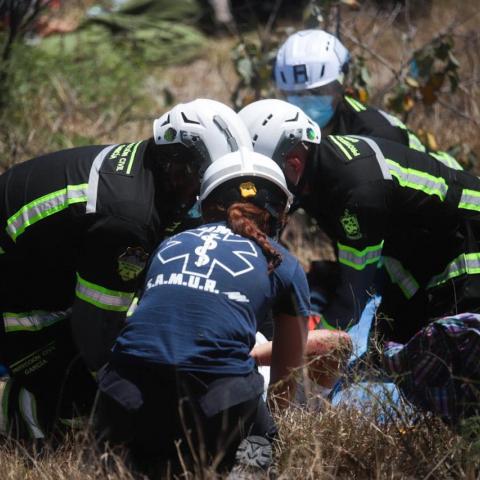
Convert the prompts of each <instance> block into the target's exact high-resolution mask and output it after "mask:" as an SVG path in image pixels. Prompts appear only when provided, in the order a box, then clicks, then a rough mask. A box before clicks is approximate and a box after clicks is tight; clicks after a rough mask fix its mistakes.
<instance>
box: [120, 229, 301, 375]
mask: <svg viewBox="0 0 480 480" xmlns="http://www.w3.org/2000/svg"><path fill="white" fill-rule="evenodd" d="M271 244H272V246H274V248H276V249H278V251H279V252H280V253H281V254H282V257H283V261H282V263H281V265H280V266H279V267H277V268H276V269H275V270H274V271H273V273H271V274H270V275H269V274H268V271H267V260H266V258H265V256H264V254H263V252H262V250H261V249H260V247H259V246H258V245H257V244H256V243H255V242H254V241H253V240H249V239H247V238H245V237H242V236H240V235H236V234H234V233H233V232H232V231H231V230H230V229H229V228H228V227H226V226H225V224H224V223H212V224H207V225H204V226H202V227H200V228H197V229H194V230H188V231H185V232H182V233H180V234H178V235H175V236H174V237H171V238H170V239H168V240H166V241H164V242H163V243H162V244H161V245H160V247H159V248H158V250H157V251H156V252H155V253H154V257H153V259H152V261H151V264H150V267H149V269H148V272H147V277H146V284H145V292H144V295H143V297H142V299H141V301H140V304H139V306H138V307H137V309H136V310H135V312H134V314H133V315H132V316H131V317H129V318H128V321H127V325H126V327H125V328H124V329H123V331H122V333H121V334H120V336H119V338H118V339H117V342H116V344H115V346H114V348H113V358H114V360H117V361H136V362H138V361H141V362H148V363H156V364H161V365H169V366H175V367H176V368H177V369H178V370H185V371H197V372H208V373H214V374H226V375H244V374H248V373H250V372H251V371H252V370H253V368H254V360H253V359H252V357H251V356H250V351H251V349H252V348H253V346H254V344H255V332H256V330H257V318H259V319H261V318H263V317H264V316H265V314H266V313H267V311H268V310H269V309H270V308H274V309H275V310H276V311H277V312H278V313H282V309H283V313H290V314H292V313H293V312H290V311H288V310H289V308H290V307H289V306H288V304H289V303H290V304H291V305H295V310H296V312H297V314H298V315H301V316H308V314H309V310H310V304H309V289H308V284H307V280H306V277H305V273H304V271H303V269H302V267H301V265H300V264H299V262H298V260H297V259H296V258H295V257H294V256H293V255H291V254H290V253H289V252H288V251H287V250H286V249H285V248H283V247H282V246H280V245H279V244H278V243H276V242H274V241H273V240H271ZM132 357H133V358H132Z"/></svg>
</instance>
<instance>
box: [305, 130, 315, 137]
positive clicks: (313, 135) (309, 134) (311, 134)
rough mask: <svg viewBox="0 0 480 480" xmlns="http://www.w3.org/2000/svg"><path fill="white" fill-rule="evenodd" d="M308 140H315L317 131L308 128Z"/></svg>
mask: <svg viewBox="0 0 480 480" xmlns="http://www.w3.org/2000/svg"><path fill="white" fill-rule="evenodd" d="M307 138H308V139H309V140H315V130H314V129H313V128H307Z"/></svg>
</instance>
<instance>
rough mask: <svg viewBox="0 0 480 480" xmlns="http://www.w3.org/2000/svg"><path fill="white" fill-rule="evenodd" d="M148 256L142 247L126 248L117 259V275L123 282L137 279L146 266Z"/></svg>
mask: <svg viewBox="0 0 480 480" xmlns="http://www.w3.org/2000/svg"><path fill="white" fill-rule="evenodd" d="M147 260H148V254H147V253H145V250H144V249H143V248H142V247H128V248H127V250H125V252H123V253H122V254H121V255H120V256H119V257H118V274H119V275H120V278H121V279H122V280H123V281H124V282H128V281H129V280H133V279H135V278H137V277H138V276H139V275H140V273H141V272H142V270H143V269H144V268H145V265H146V264H147Z"/></svg>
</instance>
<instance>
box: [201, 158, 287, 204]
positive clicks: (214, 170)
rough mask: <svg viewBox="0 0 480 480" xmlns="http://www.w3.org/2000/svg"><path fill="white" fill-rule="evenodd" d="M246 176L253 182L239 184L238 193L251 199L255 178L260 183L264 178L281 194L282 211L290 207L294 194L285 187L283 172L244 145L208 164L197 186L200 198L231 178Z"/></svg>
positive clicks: (255, 192) (254, 194) (254, 187)
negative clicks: (198, 186) (200, 182)
mask: <svg viewBox="0 0 480 480" xmlns="http://www.w3.org/2000/svg"><path fill="white" fill-rule="evenodd" d="M245 177H249V179H250V180H252V182H246V183H245V186H244V187H242V186H240V191H239V194H240V196H241V197H243V198H245V199H249V198H252V201H253V200H254V198H255V197H256V195H257V191H258V190H257V189H258V187H257V186H255V179H257V178H258V179H259V180H260V182H261V183H262V184H264V183H265V182H264V181H265V180H266V183H267V184H269V185H272V186H275V187H277V188H276V189H275V190H276V191H278V192H280V193H282V194H283V195H282V197H283V198H282V206H284V211H285V212H287V211H288V210H289V208H290V205H291V203H292V200H293V195H292V194H291V192H290V191H289V190H288V187H287V182H286V181H285V176H284V175H283V172H282V170H281V169H280V167H279V166H278V165H277V164H276V163H275V162H274V161H273V160H272V159H270V158H268V157H266V156H265V155H262V154H260V153H257V152H253V151H251V150H249V149H246V148H240V149H239V150H238V151H236V152H233V153H228V154H227V155H225V156H223V157H221V158H220V159H218V160H216V161H215V162H213V163H212V164H211V165H210V166H209V167H208V168H207V170H206V172H205V175H204V176H203V181H202V185H201V188H200V201H201V202H202V203H203V202H204V201H205V199H207V198H208V196H209V195H210V194H211V193H212V192H213V191H214V190H216V189H217V188H218V187H220V186H222V185H224V184H226V183H227V182H229V181H230V180H232V181H233V180H237V179H241V178H245ZM242 188H243V189H242Z"/></svg>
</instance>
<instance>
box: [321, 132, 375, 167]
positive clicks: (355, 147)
mask: <svg viewBox="0 0 480 480" xmlns="http://www.w3.org/2000/svg"><path fill="white" fill-rule="evenodd" d="M327 138H328V140H330V142H331V143H332V145H333V146H334V148H335V150H336V151H337V152H338V153H339V154H340V155H341V156H342V157H343V158H344V159H345V160H347V161H349V160H353V159H354V158H360V157H365V156H370V155H372V154H373V151H372V149H371V147H370V146H369V145H368V144H367V143H366V142H364V141H363V140H362V139H360V138H356V137H352V136H349V135H329V136H328V137H327Z"/></svg>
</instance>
